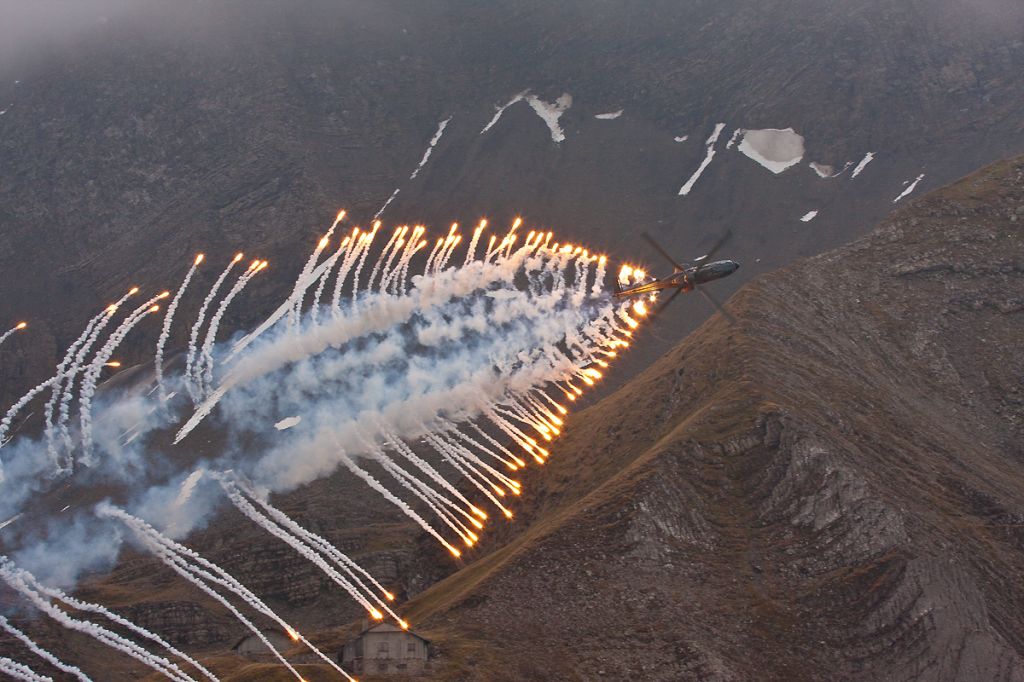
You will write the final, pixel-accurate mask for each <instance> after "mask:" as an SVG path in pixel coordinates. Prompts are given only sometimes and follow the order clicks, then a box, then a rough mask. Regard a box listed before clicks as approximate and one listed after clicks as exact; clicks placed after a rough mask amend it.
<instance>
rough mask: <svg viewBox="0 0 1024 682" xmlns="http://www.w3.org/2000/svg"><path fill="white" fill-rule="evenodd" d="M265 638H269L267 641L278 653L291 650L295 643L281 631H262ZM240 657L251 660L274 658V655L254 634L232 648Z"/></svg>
mask: <svg viewBox="0 0 1024 682" xmlns="http://www.w3.org/2000/svg"><path fill="white" fill-rule="evenodd" d="M262 633H263V636H264V637H266V638H267V641H268V642H270V643H271V645H273V647H274V648H275V649H277V650H278V651H287V650H288V649H290V648H291V646H292V644H293V642H292V641H291V639H289V638H288V635H287V634H285V633H284V632H281V631H280V630H269V629H267V630H262ZM231 649H232V651H234V652H235V653H236V654H238V655H239V656H248V657H249V658H260V657H263V656H273V655H274V653H273V652H272V651H271V650H270V649H268V648H267V645H266V644H264V643H263V641H262V640H261V639H260V638H259V637H257V636H256V635H254V634H248V635H246V636H245V637H243V638H242V639H240V640H238V642H236V643H235V645H234V646H233V647H231Z"/></svg>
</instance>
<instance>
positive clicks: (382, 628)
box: [356, 623, 430, 644]
mask: <svg viewBox="0 0 1024 682" xmlns="http://www.w3.org/2000/svg"><path fill="white" fill-rule="evenodd" d="M370 632H401V633H403V634H406V635H412V636H413V637H415V638H416V639H418V640H420V641H422V642H423V643H425V644H430V640H429V639H427V638H426V637H422V636H420V635H417V634H416V633H415V632H413V631H412V630H403V629H402V628H400V627H398V626H397V625H395V624H394V623H373V624H372V625H369V626H368V627H365V628H363V631H362V632H360V633H359V634H358V635H356V639H359V638H360V637H362V636H363V635H365V634H368V633H370Z"/></svg>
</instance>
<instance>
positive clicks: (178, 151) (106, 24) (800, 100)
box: [0, 0, 1024, 402]
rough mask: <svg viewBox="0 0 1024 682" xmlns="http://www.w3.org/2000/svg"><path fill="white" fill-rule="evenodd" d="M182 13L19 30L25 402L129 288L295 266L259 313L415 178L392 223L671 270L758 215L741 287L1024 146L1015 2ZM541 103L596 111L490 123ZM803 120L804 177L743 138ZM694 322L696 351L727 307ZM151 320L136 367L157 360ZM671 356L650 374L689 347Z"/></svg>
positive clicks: (1, 244) (342, 7)
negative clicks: (43, 33)
mask: <svg viewBox="0 0 1024 682" xmlns="http://www.w3.org/2000/svg"><path fill="white" fill-rule="evenodd" d="M82 4H83V6H85V7H91V6H92V5H93V3H82ZM98 4H109V3H98ZM160 4H162V3H147V2H140V3H133V4H132V5H131V7H129V8H128V9H126V10H124V11H117V12H115V11H105V12H104V13H103V14H102V15H99V14H98V13H97V16H87V14H88V12H87V11H84V10H83V11H80V12H78V13H76V14H75V15H74V16H75V17H77V19H78V20H79V21H80V25H77V26H76V27H75V31H74V32H73V35H72V37H71V38H69V39H66V40H62V41H56V42H47V43H43V44H42V45H40V46H38V47H36V49H34V50H32V51H30V52H29V54H27V55H25V54H20V53H19V54H10V55H8V51H9V50H10V45H11V43H12V41H11V40H7V41H0V42H3V44H2V45H0V50H3V51H4V56H5V58H4V59H0V111H3V112H5V113H3V114H0V155H2V157H3V159H4V163H3V164H2V165H0V263H2V267H0V293H2V295H0V320H11V321H12V322H13V321H14V320H16V319H21V318H24V317H29V318H30V319H31V321H32V323H33V326H32V328H31V329H32V335H33V336H32V341H31V342H30V343H28V344H25V345H23V346H21V347H16V346H14V345H13V344H12V345H9V346H5V347H4V349H3V350H2V351H0V399H4V401H5V402H9V401H10V400H11V399H12V398H13V397H15V396H16V395H20V394H21V393H22V392H24V390H26V389H27V388H29V387H30V386H31V385H33V384H31V383H29V382H31V381H32V380H33V379H34V378H35V377H37V376H42V371H43V370H45V368H46V367H49V366H52V365H53V364H54V360H55V357H54V356H55V350H56V349H58V348H62V347H65V346H66V344H67V343H68V342H70V340H71V339H73V338H74V337H75V336H76V335H77V333H78V330H80V329H81V328H82V326H84V322H85V320H87V319H88V318H89V317H90V316H91V315H92V314H93V312H94V311H95V310H98V309H100V308H101V307H102V306H103V305H105V304H106V303H108V302H109V300H111V297H114V298H116V297H117V296H118V295H120V293H121V292H123V291H124V290H126V289H127V288H129V287H130V286H132V285H136V284H138V285H142V286H143V287H144V288H145V290H146V291H149V290H157V291H159V290H162V289H163V288H169V287H173V286H174V285H175V284H176V283H177V282H178V281H180V278H181V276H182V275H183V274H184V270H185V269H186V268H187V267H188V264H189V263H190V262H191V260H192V257H193V256H194V254H195V253H196V252H198V251H206V252H207V253H208V254H209V255H210V259H211V261H210V263H211V265H209V266H208V267H207V268H204V271H203V272H202V273H201V274H200V276H199V277H198V279H197V282H196V284H194V285H193V286H195V287H196V288H199V287H201V286H206V285H209V283H210V282H211V281H212V279H213V278H214V277H215V276H216V273H215V271H216V270H217V268H216V267H215V266H214V265H212V264H213V263H217V262H222V261H224V262H226V260H227V259H228V258H229V257H230V255H231V254H233V253H234V252H235V251H238V250H244V251H248V252H251V253H252V255H254V256H259V257H264V258H268V259H269V260H270V261H271V270H270V271H269V272H268V274H267V275H266V276H263V277H261V278H260V280H259V281H257V282H254V285H253V287H252V288H251V289H250V290H249V291H248V292H247V293H246V294H245V295H244V296H243V297H242V298H241V299H240V300H239V301H238V302H237V304H235V305H234V306H233V307H232V309H231V310H229V312H228V317H227V319H226V325H227V326H229V327H233V328H234V327H237V326H238V325H244V324H250V323H252V322H253V320H255V319H257V318H259V316H260V315H261V314H263V313H266V312H267V308H269V307H270V303H269V301H271V300H272V299H273V297H275V296H277V295H280V294H281V293H283V292H284V291H286V290H287V289H288V286H289V283H290V281H291V276H290V273H293V272H294V271H295V270H296V269H297V267H298V266H297V264H298V263H301V262H302V259H303V258H304V254H306V253H308V250H309V248H310V247H311V245H312V244H314V243H315V241H316V239H317V238H319V236H320V232H321V230H322V229H323V226H324V225H325V223H326V222H327V221H329V220H330V218H331V217H332V216H333V215H334V214H335V212H336V211H337V209H338V208H339V207H342V206H344V207H346V208H348V209H350V211H351V215H352V216H353V221H354V222H357V223H361V224H363V225H364V226H365V225H366V224H367V223H368V222H369V221H370V219H371V217H372V216H373V215H374V214H375V213H376V212H377V210H378V209H379V208H381V206H382V205H383V204H384V203H385V201H386V200H387V199H388V197H389V196H391V195H392V192H394V191H395V190H396V189H399V190H400V193H399V194H398V195H397V196H396V198H395V200H394V202H392V203H391V204H390V205H389V207H388V209H387V211H386V212H385V213H384V218H385V220H386V221H389V222H391V221H393V222H396V223H398V222H404V221H422V222H426V223H428V224H431V225H432V226H433V227H434V228H435V229H443V228H442V227H441V226H446V225H447V224H448V223H449V222H450V221H452V220H459V221H461V222H463V223H464V224H465V223H471V222H475V221H476V220H477V219H479V217H480V216H481V215H487V216H489V217H490V218H491V219H492V223H493V224H495V225H498V224H507V223H508V222H510V221H511V219H512V218H513V217H514V216H515V215H517V214H522V215H524V216H525V217H526V219H527V220H528V222H529V223H530V224H531V225H533V224H536V225H541V226H544V227H554V228H557V229H558V231H559V233H560V235H561V238H563V239H572V240H573V241H574V242H583V243H586V244H588V245H589V246H591V247H592V248H595V249H602V250H607V251H608V252H609V253H611V254H612V255H613V256H616V257H621V258H624V259H635V258H648V259H649V260H650V261H652V262H650V263H648V264H649V265H651V266H662V265H663V264H662V263H657V262H654V261H655V256H654V254H653V253H651V252H649V251H648V250H647V249H645V248H641V249H638V248H637V246H636V237H637V233H638V232H639V231H640V230H641V229H646V230H649V231H652V232H654V233H656V234H657V236H658V237H659V238H660V239H661V240H662V241H663V242H664V243H665V245H666V246H667V247H668V248H669V249H671V250H672V251H673V253H677V254H679V255H680V257H685V256H696V255H699V254H700V253H701V251H700V250H701V249H702V248H706V247H707V246H708V245H709V244H710V243H712V242H713V241H714V239H715V237H716V236H717V235H718V234H720V233H721V232H722V231H724V229H725V228H726V227H732V228H733V229H734V232H735V233H736V239H735V240H734V242H733V243H732V244H731V246H730V251H731V254H730V255H732V256H733V257H735V258H737V259H739V260H741V261H742V262H743V263H744V268H743V269H742V270H741V271H740V272H739V273H738V274H737V276H736V277H735V278H734V279H733V280H730V281H729V282H723V283H722V285H721V286H722V287H723V291H726V292H729V291H732V287H734V286H738V284H739V283H740V282H741V281H743V280H745V278H747V277H749V276H752V275H755V274H758V273H760V272H765V271H769V270H772V269H775V268H777V267H779V266H781V265H785V264H787V263H789V262H791V261H792V260H793V259H795V258H797V257H802V256H807V255H812V254H815V253H820V252H822V251H824V250H826V249H828V248H833V247H836V246H839V245H841V244H845V243H847V242H849V241H850V240H851V239H853V238H854V237H857V236H860V235H862V234H863V233H864V231H865V230H866V229H867V228H868V226H870V225H873V224H875V223H876V222H877V221H878V220H880V219H881V218H882V217H883V216H884V215H886V214H887V213H888V212H889V211H890V210H891V208H892V200H893V199H894V198H895V197H896V196H897V195H898V194H900V193H901V192H902V191H903V189H904V188H905V187H907V186H908V185H909V183H910V182H911V181H912V179H914V178H915V177H917V176H918V175H920V174H922V173H923V174H925V177H924V179H923V180H922V182H921V184H920V185H918V186H917V191H922V190H925V189H928V188H932V187H936V186H939V185H941V184H943V183H945V182H948V181H950V180H952V179H954V178H956V177H959V176H961V175H962V174H964V173H966V172H969V171H970V170H971V169H974V168H977V167H978V166H980V165H982V164H984V163H988V162H991V161H992V160H994V159H996V158H1000V157H1001V156H1003V155H1005V154H1007V153H1008V152H1009V153H1020V152H1021V151H1024V129H1022V127H1021V124H1020V121H1021V120H1024V103H1022V101H1021V97H1020V93H1021V91H1022V77H1021V74H1022V73H1024V42H1022V41H1021V38H1020V36H1021V35H1022V32H1024V8H1022V7H1021V5H1020V3H1017V2H1013V1H1012V0H978V1H977V2H972V3H970V4H969V5H967V4H964V3H961V2H955V1H954V0H913V1H908V0H904V1H901V2H894V1H892V0H864V1H862V2H853V3H850V2H847V3H839V4H833V5H828V6H824V5H822V4H821V3H820V2H813V1H811V0H800V1H798V2H794V1H793V0H772V1H771V2H765V1H764V0H756V1H755V0H729V1H728V2H686V3H679V2H670V1H668V0H665V1H659V2H648V3H644V4H643V5H641V6H637V5H635V4H634V3H621V2H604V3H599V4H597V5H595V3H593V2H591V1H590V0H559V1H558V2H550V1H543V2H542V1H539V0H521V1H519V2H516V3H500V4H496V3H492V2H458V3H443V2H419V1H412V2H410V1H408V0H396V1H394V2H386V3H381V2H372V3H367V2H363V1H362V0H346V1H345V2H326V1H324V0H303V1H302V2H298V3H289V4H288V6H287V7H285V6H282V5H280V4H279V3H274V2H241V1H231V2H220V3H215V4H210V3H205V4H195V3H186V4H182V5H180V6H179V5H175V6H174V7H163V8H160V9H153V7H152V6H155V5H160ZM126 7H127V5H126ZM132 8H136V9H134V10H132ZM146 8H149V9H146ZM83 13H84V14H85V16H83ZM6 32H8V33H9V32H12V29H6ZM14 37H15V38H17V39H18V40H16V41H14V44H15V45H18V44H22V43H24V42H25V40H26V38H25V36H20V35H19V36H14ZM15 57H17V58H15ZM527 89H530V92H531V93H532V94H533V95H535V96H536V97H537V98H538V100H537V104H538V106H540V105H542V104H544V105H545V106H548V105H552V103H554V102H555V101H556V100H557V99H558V98H560V97H561V96H562V95H563V94H566V93H567V94H568V95H570V96H571V98H572V104H571V106H569V107H568V108H567V109H565V110H564V112H563V113H562V114H561V116H560V117H559V118H558V120H557V123H556V125H557V126H558V127H559V128H560V129H561V131H562V135H563V136H564V139H563V140H562V141H560V142H557V141H555V139H554V135H553V132H552V130H551V129H549V126H548V125H547V124H546V122H545V121H544V120H542V118H541V117H540V116H538V115H537V110H535V109H534V108H533V107H532V106H531V105H530V104H529V103H528V102H527V101H525V100H523V101H520V102H518V103H516V104H514V105H512V106H510V107H509V108H508V109H507V110H505V111H504V112H503V113H502V115H501V118H500V120H498V121H497V122H496V123H494V125H493V126H492V127H490V128H489V129H488V130H487V131H486V132H483V133H482V132H481V131H482V130H483V129H484V128H485V127H487V126H488V123H489V122H490V121H491V120H492V119H493V117H494V116H495V113H496V111H495V109H496V107H497V106H500V105H504V104H506V103H508V102H510V101H511V100H512V99H513V98H514V96H515V95H516V94H517V93H521V92H523V91H525V90H527ZM545 103H546V104H545ZM620 110H621V111H622V114H621V115H620V116H618V117H616V118H612V119H607V118H606V119H598V118H596V116H598V115H601V114H609V113H615V112H617V111H620ZM449 117H451V119H450V121H449V124H448V126H447V127H446V129H445V131H444V135H443V136H442V137H441V139H440V140H439V142H438V144H437V146H436V147H435V148H434V149H433V153H432V156H431V158H430V160H429V163H427V164H426V165H425V166H424V167H423V168H422V169H421V171H420V172H419V173H418V174H417V176H416V178H415V179H410V176H411V175H412V172H413V169H414V168H415V167H416V165H417V163H418V162H419V161H420V159H421V158H422V156H423V154H424V151H425V149H426V148H427V145H428V142H429V140H430V139H431V137H432V135H434V132H435V130H436V129H437V127H438V123H439V122H440V121H442V120H447V119H449ZM718 124H722V125H723V126H724V128H723V130H722V132H721V134H720V136H719V139H718V141H717V143H716V144H715V145H713V146H714V149H715V151H716V155H715V157H714V160H713V162H712V163H711V164H710V165H709V166H708V167H707V168H706V170H705V171H704V172H703V174H702V175H701V176H700V178H699V181H698V182H696V185H695V186H694V187H693V190H692V191H691V192H690V193H689V194H688V195H687V196H685V197H683V196H680V195H679V190H680V188H681V187H682V186H683V184H684V183H685V182H686V181H687V179H688V178H690V177H691V176H692V175H693V174H694V172H695V170H696V169H697V168H699V167H700V165H701V163H702V161H703V159H704V158H706V154H707V146H708V145H707V143H706V141H707V140H708V139H709V137H710V136H711V134H712V131H714V130H715V129H716V126H717V125H718ZM789 127H792V128H794V129H795V130H796V131H797V132H798V133H799V134H801V135H802V136H804V138H805V141H806V152H805V154H804V157H803V159H802V161H801V162H800V163H798V164H797V165H794V166H793V167H791V168H790V169H789V170H786V171H785V172H783V173H781V174H779V175H775V174H773V173H771V172H769V171H768V170H767V169H765V168H763V167H762V166H760V165H758V164H757V163H755V162H754V161H752V160H751V159H749V158H747V157H746V156H744V155H743V154H741V153H739V152H738V147H739V145H733V146H730V145H729V143H730V142H731V141H732V135H733V133H734V131H735V130H737V129H740V128H749V129H762V128H783V129H785V128H789ZM684 138H685V139H684ZM677 140H681V141H677ZM869 152H871V153H874V154H875V160H874V161H872V162H871V163H870V164H869V165H868V166H866V168H864V170H863V172H862V173H861V174H860V175H859V176H858V177H856V178H852V175H853V166H852V164H857V163H858V162H859V161H861V160H863V159H865V158H867V157H866V155H867V154H868V153H869ZM810 162H815V163H817V164H819V169H825V167H831V168H832V171H833V172H836V173H838V172H840V170H841V169H843V168H846V170H845V172H843V173H842V174H841V175H839V176H838V177H835V178H823V177H819V174H818V173H817V172H816V171H814V170H812V169H811V167H810V166H809V163H810ZM847 164H851V165H850V166H847ZM810 211H818V215H817V217H815V218H814V220H813V221H811V222H808V223H804V222H801V221H800V217H801V216H805V215H807V214H808V212H810ZM195 299H196V297H190V298H189V299H187V300H186V301H185V302H184V303H183V307H182V309H181V312H180V315H181V318H182V319H185V318H188V317H191V315H192V314H193V313H194V312H195V309H196V308H197V307H198V301H197V300H195ZM264 303H266V305H264ZM681 307H682V308H683V309H684V310H685V311H686V314H684V315H680V316H678V317H676V316H673V319H670V320H667V321H666V322H665V323H664V324H665V326H666V328H667V329H668V330H669V332H670V333H669V334H668V335H669V336H671V337H672V338H678V337H679V336H681V334H682V332H683V331H689V330H690V329H692V328H694V327H695V326H696V324H697V323H699V322H700V321H702V320H703V319H704V318H705V317H706V315H707V313H708V311H707V308H706V306H704V305H703V304H702V303H691V302H689V301H687V302H684V303H683V304H681ZM44 322H45V324H46V325H48V326H44V325H43V323H44ZM151 327H152V325H145V326H143V328H140V330H139V335H138V336H136V337H134V338H143V337H147V338H146V340H145V342H142V341H139V342H138V344H137V346H135V347H134V348H130V349H129V350H128V352H127V353H126V355H125V356H124V358H123V359H124V360H126V361H134V360H139V359H148V358H149V357H150V352H151V351H150V349H151V348H152V343H151V341H152V334H153V333H154V330H153V329H152V328H151ZM186 333H187V332H185V331H183V329H182V328H179V327H176V328H175V329H174V331H173V337H172V345H180V344H182V343H183V341H184V338H185V335H186ZM648 345H649V347H650V348H651V349H652V351H651V353H647V352H646V351H644V352H641V353H638V354H637V357H638V358H642V361H639V362H636V364H637V365H645V364H646V363H647V362H649V361H650V360H651V359H652V357H653V356H654V355H657V354H660V353H661V352H662V351H664V350H667V348H668V344H667V343H660V342H657V341H655V342H652V343H650V344H648ZM15 351H17V352H15ZM22 368H26V369H28V368H30V369H31V371H30V372H25V373H22ZM37 370H38V371H37Z"/></svg>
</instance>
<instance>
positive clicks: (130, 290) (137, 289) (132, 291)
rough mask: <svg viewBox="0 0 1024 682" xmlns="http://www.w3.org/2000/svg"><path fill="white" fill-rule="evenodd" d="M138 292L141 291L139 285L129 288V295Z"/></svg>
mask: <svg viewBox="0 0 1024 682" xmlns="http://www.w3.org/2000/svg"><path fill="white" fill-rule="evenodd" d="M137 293H139V288H138V287H132V288H131V289H129V290H128V295H129V296H134V295H135V294H137Z"/></svg>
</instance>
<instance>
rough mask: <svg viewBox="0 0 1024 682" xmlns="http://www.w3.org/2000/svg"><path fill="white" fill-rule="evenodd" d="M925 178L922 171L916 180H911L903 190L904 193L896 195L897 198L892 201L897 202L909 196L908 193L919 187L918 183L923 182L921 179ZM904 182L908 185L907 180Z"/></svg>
mask: <svg viewBox="0 0 1024 682" xmlns="http://www.w3.org/2000/svg"><path fill="white" fill-rule="evenodd" d="M923 179H924V173H921V174H920V175H918V176H917V177H916V178H914V181H913V182H911V183H910V184H909V185H908V186H907V188H906V189H905V190H903V193H902V194H900V195H899V196H898V197H896V198H895V199H893V200H892V203H894V204H895V203H896V202H897V201H899V200H900V199H902V198H903V197H905V196H907V195H908V194H910V193H911V192H913V191H914V190H915V189H917V183H919V182H921V180H923ZM903 184H904V185H906V184H907V183H906V182H905V183H903Z"/></svg>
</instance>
